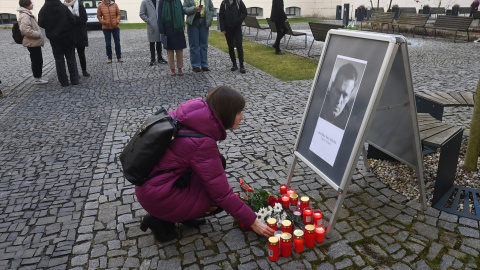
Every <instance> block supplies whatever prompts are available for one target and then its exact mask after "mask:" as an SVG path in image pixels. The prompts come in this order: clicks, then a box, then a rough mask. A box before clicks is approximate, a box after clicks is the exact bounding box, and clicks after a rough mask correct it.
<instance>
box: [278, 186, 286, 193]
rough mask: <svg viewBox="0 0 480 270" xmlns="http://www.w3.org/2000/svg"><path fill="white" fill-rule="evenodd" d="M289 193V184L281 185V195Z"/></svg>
mask: <svg viewBox="0 0 480 270" xmlns="http://www.w3.org/2000/svg"><path fill="white" fill-rule="evenodd" d="M283 194H287V185H280V195H283Z"/></svg>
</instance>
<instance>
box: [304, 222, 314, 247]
mask: <svg viewBox="0 0 480 270" xmlns="http://www.w3.org/2000/svg"><path fill="white" fill-rule="evenodd" d="M304 238H305V246H306V247H308V248H312V247H313V246H315V226H313V225H311V224H309V225H306V226H305V237H304Z"/></svg>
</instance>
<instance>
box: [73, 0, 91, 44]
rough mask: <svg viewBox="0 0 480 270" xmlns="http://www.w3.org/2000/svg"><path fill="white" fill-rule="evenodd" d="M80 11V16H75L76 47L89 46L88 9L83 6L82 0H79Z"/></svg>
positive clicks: (74, 33)
mask: <svg viewBox="0 0 480 270" xmlns="http://www.w3.org/2000/svg"><path fill="white" fill-rule="evenodd" d="M77 1H79V0H77ZM78 12H79V13H80V16H75V15H74V16H73V18H74V19H75V26H74V27H73V36H74V40H75V47H78V48H82V47H88V35H87V21H88V17H87V11H85V8H84V7H83V4H82V3H81V2H78Z"/></svg>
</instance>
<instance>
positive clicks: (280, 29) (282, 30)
mask: <svg viewBox="0 0 480 270" xmlns="http://www.w3.org/2000/svg"><path fill="white" fill-rule="evenodd" d="M275 27H276V28H277V39H275V44H273V47H275V49H277V51H278V50H280V41H281V40H282V38H283V37H284V36H285V34H286V33H287V26H286V25H285V22H283V21H282V22H275Z"/></svg>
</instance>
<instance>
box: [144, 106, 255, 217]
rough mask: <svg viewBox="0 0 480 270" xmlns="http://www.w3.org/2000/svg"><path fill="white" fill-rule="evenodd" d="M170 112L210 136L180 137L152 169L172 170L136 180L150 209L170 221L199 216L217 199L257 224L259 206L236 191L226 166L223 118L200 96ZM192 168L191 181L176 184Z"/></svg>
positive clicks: (147, 209) (153, 171)
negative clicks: (182, 185) (222, 149)
mask: <svg viewBox="0 0 480 270" xmlns="http://www.w3.org/2000/svg"><path fill="white" fill-rule="evenodd" d="M169 114H170V116H171V117H172V118H175V117H177V119H178V121H179V122H181V123H182V124H184V125H186V126H188V127H189V128H190V129H192V130H193V131H194V132H200V133H202V134H205V135H207V136H208V137H202V138H194V137H176V138H175V140H173V141H172V142H171V143H170V144H169V146H168V148H167V150H166V151H165V153H164V154H163V156H162V157H161V158H160V160H159V161H158V163H157V165H155V167H154V168H153V170H152V172H151V173H150V175H155V174H157V173H158V172H159V171H164V170H173V171H172V172H171V173H164V174H160V175H158V176H155V177H153V178H152V179H150V180H148V181H147V182H146V183H144V184H143V185H141V186H136V187H135V195H136V196H137V198H138V202H139V203H140V204H141V205H142V207H143V208H144V209H145V210H146V211H147V212H148V213H150V214H151V215H153V216H155V217H157V218H159V219H163V220H167V221H170V222H180V221H184V220H189V219H194V218H198V217H199V216H201V215H202V214H204V213H205V212H206V211H207V210H208V209H209V208H210V206H211V205H212V203H215V204H216V205H218V206H219V207H221V208H222V209H224V210H225V211H227V212H228V213H230V214H231V215H232V216H233V217H234V218H235V219H237V220H238V221H239V222H241V223H243V224H245V225H247V226H250V225H252V224H253V223H254V222H255V219H256V217H257V216H256V214H255V212H253V211H252V209H250V208H249V207H248V206H247V205H246V204H245V203H244V202H243V201H242V200H241V199H240V198H238V196H237V195H235V193H233V189H232V187H231V186H230V184H229V183H228V180H227V176H226V175H225V170H224V169H223V166H222V159H221V155H220V151H219V150H218V146H217V141H220V140H224V139H225V138H226V136H227V134H226V131H225V128H224V127H223V124H222V122H221V121H220V119H219V118H218V117H217V116H216V115H215V114H214V113H213V112H212V110H211V109H210V107H208V105H207V103H206V102H205V101H203V100H202V99H201V98H197V99H192V100H189V101H186V102H184V103H182V104H180V106H178V108H177V109H176V110H175V111H172V112H170V113H169ZM187 171H191V173H192V175H191V178H190V184H189V185H188V186H187V187H185V188H177V187H175V186H174V183H175V181H176V180H177V179H178V178H179V177H180V176H181V175H182V174H183V173H184V172H187Z"/></svg>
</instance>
